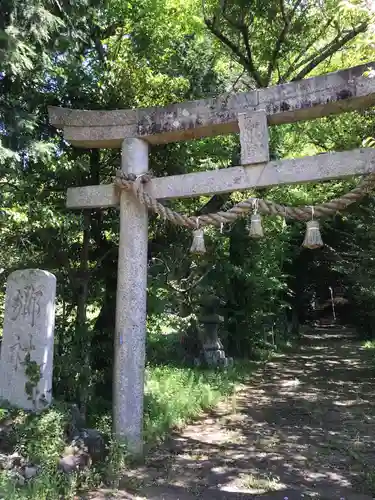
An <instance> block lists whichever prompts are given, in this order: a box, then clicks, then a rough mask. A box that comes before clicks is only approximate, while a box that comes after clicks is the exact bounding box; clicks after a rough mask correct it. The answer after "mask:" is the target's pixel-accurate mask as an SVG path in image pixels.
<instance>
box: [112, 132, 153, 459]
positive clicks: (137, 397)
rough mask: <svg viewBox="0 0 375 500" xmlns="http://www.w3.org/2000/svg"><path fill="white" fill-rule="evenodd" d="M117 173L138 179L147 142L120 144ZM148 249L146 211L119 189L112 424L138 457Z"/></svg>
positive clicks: (145, 160)
mask: <svg viewBox="0 0 375 500" xmlns="http://www.w3.org/2000/svg"><path fill="white" fill-rule="evenodd" d="M121 169H122V171H123V172H125V173H127V174H130V173H132V174H136V175H140V174H144V173H146V172H147V171H148V144H147V143H146V142H145V141H143V140H142V139H135V138H134V139H133V138H129V139H125V140H124V141H123V143H122V158H121ZM147 248H148V212H147V208H146V207H145V206H144V205H142V204H141V203H140V202H139V201H138V200H137V199H136V197H135V196H134V195H133V194H132V193H130V192H127V191H126V190H124V189H123V190H122V191H121V195H120V242H119V251H118V272H117V298H116V333H115V353H114V357H115V359H114V377H113V401H114V405H113V422H114V431H115V435H116V436H117V438H118V439H119V440H121V441H126V442H127V444H128V447H129V451H130V452H131V453H132V454H133V455H139V454H141V453H142V444H143V440H142V429H143V393H144V389H143V387H144V369H145V344H146V300H147Z"/></svg>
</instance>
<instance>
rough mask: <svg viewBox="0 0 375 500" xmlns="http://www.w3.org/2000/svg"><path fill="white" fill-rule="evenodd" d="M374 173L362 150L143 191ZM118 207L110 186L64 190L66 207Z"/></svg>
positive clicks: (204, 189) (191, 190) (373, 161)
mask: <svg viewBox="0 0 375 500" xmlns="http://www.w3.org/2000/svg"><path fill="white" fill-rule="evenodd" d="M374 171H375V149H372V148H364V149H356V150H353V151H344V152H340V153H326V154H322V155H317V156H305V157H303V158H296V159H294V158H293V159H287V160H278V161H271V162H269V163H266V164H265V165H263V164H261V165H253V166H247V167H230V168H225V169H220V170H211V171H207V172H194V173H191V174H183V175H172V176H169V177H159V178H154V179H152V180H151V182H149V183H148V184H146V191H147V192H148V193H149V194H151V195H152V196H153V197H154V198H157V199H160V200H162V199H165V198H184V197H188V196H201V195H205V194H214V193H217V194H219V193H228V192H231V191H241V190H245V189H250V188H252V187H259V188H260V187H266V186H275V185H281V184H298V183H303V182H313V181H325V180H329V179H339V178H342V177H348V176H352V175H363V174H368V173H370V172H374ZM118 205H119V195H118V192H117V191H116V190H115V187H114V185H113V184H108V185H101V186H85V187H80V188H70V189H68V197H67V207H68V208H94V207H103V208H104V207H105V208H106V207H116V206H118Z"/></svg>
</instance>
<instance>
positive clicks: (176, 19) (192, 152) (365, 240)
mask: <svg viewBox="0 0 375 500" xmlns="http://www.w3.org/2000/svg"><path fill="white" fill-rule="evenodd" d="M3 3H4V2H3ZM359 3H360V5H358V2H354V1H353V2H352V1H348V2H342V1H338V0H337V1H336V0H329V1H325V2H321V3H320V4H319V6H317V3H316V2H313V1H311V2H310V1H306V2H303V6H302V3H301V2H298V1H294V2H279V1H278V0H277V1H276V0H275V1H273V0H270V1H268V2H254V1H251V0H228V1H224V2H222V1H220V2H218V1H216V0H212V1H211V0H207V1H204V2H203V7H204V9H203V10H202V2H201V0H189V1H186V0H184V1H182V0H142V1H138V2H137V1H136V2H123V1H121V0H106V1H103V0H82V1H74V2H68V3H66V2H65V3H64V8H62V7H61V2H49V1H39V0H38V1H37V0H31V1H29V2H27V5H26V6H25V5H24V2H20V1H19V0H6V1H5V3H4V5H2V14H3V15H2V18H1V20H0V60H1V62H0V187H1V193H0V200H1V204H0V222H1V227H2V230H1V234H0V250H1V251H0V280H1V283H2V285H4V284H5V280H6V278H7V276H8V274H9V273H10V272H11V271H12V270H14V269H17V268H20V267H39V268H44V269H48V270H50V271H51V272H53V273H54V274H55V275H56V276H57V284H58V290H57V292H58V294H57V317H56V344H55V363H54V388H53V391H54V395H55V396H57V397H58V398H64V399H65V400H66V401H69V402H78V403H79V404H80V406H81V409H82V411H83V413H86V416H87V419H88V422H90V423H91V422H93V423H95V425H97V426H98V427H100V428H101V429H103V430H104V431H105V433H106V434H107V435H110V428H111V420H110V417H109V416H108V415H109V413H108V412H109V410H110V408H111V401H110V396H109V395H110V391H111V387H112V365H113V363H112V359H113V334H114V322H115V314H114V308H115V300H116V272H117V247H118V213H117V212H116V211H108V210H106V211H99V210H93V211H85V212H84V213H76V212H73V211H67V210H66V209H65V206H64V205H65V193H66V189H67V188H68V187H70V186H78V185H79V186H80V185H87V184H99V183H107V182H110V180H111V178H112V176H113V174H114V172H115V169H116V167H117V166H118V165H119V162H120V154H119V151H114V150H89V149H78V148H72V147H70V146H69V145H68V144H67V143H66V142H65V141H64V140H63V139H62V138H61V135H60V133H59V132H56V131H55V130H54V129H53V128H52V127H51V126H50V125H49V123H48V117H47V106H48V105H61V106H65V107H70V108H79V109H87V108H91V109H115V108H132V109H134V108H137V107H139V106H156V105H166V104H169V103H171V102H181V101H184V100H187V99H199V98H208V97H214V96H216V95H218V94H221V93H223V92H227V93H228V96H230V95H231V94H232V93H233V92H235V91H237V90H249V89H254V88H255V87H264V86H267V85H269V84H273V83H277V82H284V81H290V80H291V79H295V78H299V77H304V76H307V75H313V74H319V73H323V72H328V71H335V70H338V69H342V68H345V67H348V66H350V65H357V64H362V63H366V62H368V61H370V60H371V59H373V58H374V45H373V33H374V31H373V25H374V21H373V12H371V11H369V10H368V9H365V8H364V7H365V5H364V4H363V2H359ZM354 4H355V7H358V6H360V7H361V8H356V9H353V8H352V7H353V5H354ZM270 134H271V138H270V139H271V140H270V149H271V151H270V152H271V157H272V158H275V159H278V158H283V157H300V156H304V155H313V154H317V153H322V152H326V151H335V150H346V149H352V148H355V147H360V146H361V145H365V146H366V147H372V146H373V140H371V139H368V140H367V142H364V141H366V139H367V138H372V137H374V136H375V130H374V118H373V111H372V110H367V111H359V112H355V113H347V114H345V115H340V116H338V117H328V118H324V119H320V120H315V121H311V122H307V123H298V124H291V125H283V126H278V127H272V128H270ZM239 152H240V147H239V140H238V136H236V135H233V136H225V137H215V138H208V139H200V140H196V141H190V142H186V143H178V144H170V145H159V146H155V147H153V148H152V152H151V169H152V172H153V174H154V175H157V176H164V175H171V174H182V173H186V172H198V171H202V170H216V169H220V168H225V167H228V166H232V165H238V164H239V161H240V159H239V157H240V155H239ZM355 182H356V181H355V180H354V179H345V180H340V181H332V182H325V183H321V184H319V185H315V184H307V185H302V186H300V185H297V186H296V185H291V186H283V187H282V188H280V187H277V186H276V187H273V188H271V189H263V190H257V189H254V190H253V191H251V192H247V193H241V194H239V193H234V194H230V195H222V196H214V197H212V198H210V197H198V198H194V199H182V200H170V201H168V206H170V207H171V208H173V209H175V210H178V211H181V212H184V213H189V214H194V215H200V214H202V213H206V212H216V211H218V210H226V209H228V208H230V207H231V206H233V205H234V204H235V203H237V202H238V201H240V200H241V199H245V198H246V197H249V196H257V197H264V198H269V199H272V200H274V201H275V202H278V203H288V204H292V205H295V204H308V205H310V204H313V203H317V202H320V201H324V200H327V199H329V198H334V197H337V196H339V195H340V194H341V193H343V192H345V191H347V190H349V189H350V188H352V187H353V186H354V185H355ZM374 209H375V206H374V201H373V199H372V198H371V197H369V199H367V200H365V201H364V202H363V203H362V204H361V206H360V207H354V208H352V209H351V210H348V211H346V212H345V213H344V214H343V215H342V216H336V217H334V218H332V219H329V220H327V221H324V223H323V224H322V234H323V240H324V241H325V243H326V244H327V246H326V247H325V249H323V250H321V251H317V252H310V251H306V250H303V249H301V242H302V239H303V233H304V230H305V227H304V224H302V223H298V222H296V221H284V220H283V218H281V217H278V218H264V229H265V233H266V237H265V238H264V240H262V241H256V242H255V241H253V240H251V239H250V238H249V237H248V235H247V222H248V221H247V220H246V219H244V220H239V221H237V222H236V223H235V224H233V225H232V226H230V227H229V226H227V227H224V228H223V231H222V232H221V231H220V230H219V229H215V228H209V229H207V231H206V235H205V238H206V244H207V249H208V253H207V255H206V256H204V257H203V258H200V259H194V258H192V257H191V256H190V255H189V254H188V248H189V246H190V244H191V234H190V232H189V231H188V230H186V229H184V228H176V227H173V226H171V225H169V224H165V223H164V222H163V221H161V220H160V219H158V218H157V217H154V216H150V225H149V266H148V274H149V275H148V340H147V363H148V368H147V391H146V392H147V394H146V405H145V415H146V421H145V437H146V439H147V440H150V441H151V442H155V441H158V440H159V439H161V438H162V437H164V436H165V435H166V434H167V433H168V431H169V430H170V429H171V428H173V427H175V426H180V425H182V424H183V423H184V422H186V421H188V420H189V419H190V418H194V417H195V416H197V415H198V414H199V413H200V412H201V411H202V410H203V409H205V408H209V407H211V406H212V405H214V404H215V402H216V401H217V400H218V398H219V397H221V396H223V395H227V394H228V393H229V392H230V390H231V388H232V387H233V384H235V382H236V380H238V379H241V377H243V376H245V375H246V372H251V368H252V367H251V365H250V366H249V364H248V362H244V364H242V362H239V361H238V359H237V360H236V363H235V369H234V370H233V371H228V372H225V373H220V372H208V371H202V370H198V369H196V368H192V366H193V363H192V361H193V358H194V356H195V354H196V350H197V349H198V350H199V349H200V344H199V342H200V341H199V338H198V335H197V328H196V319H197V314H198V308H199V300H200V298H201V297H202V296H203V295H205V294H209V293H210V294H211V293H214V294H216V295H218V296H219V297H220V299H221V300H222V302H223V304H222V306H220V314H221V315H222V316H223V317H224V323H223V325H221V327H220V331H219V335H220V338H221V339H222V341H223V343H224V346H225V349H226V352H227V354H230V355H233V356H235V357H237V358H240V357H241V358H250V359H253V360H254V359H265V358H267V353H268V352H272V351H273V350H276V349H278V348H279V347H280V346H283V345H285V344H287V343H290V342H293V341H294V340H295V337H296V335H297V333H298V323H299V322H303V321H307V320H309V319H311V310H312V303H313V300H315V299H314V297H318V299H319V300H320V301H321V302H324V301H327V300H329V297H330V296H329V290H328V286H330V285H332V286H334V287H335V286H337V287H341V289H343V290H344V295H345V299H346V300H347V301H348V304H349V305H348V306H347V307H346V308H344V311H342V315H343V317H344V320H345V321H346V322H349V323H352V324H355V325H356V326H357V327H358V328H359V329H360V331H361V332H362V333H363V335H366V336H367V337H369V338H371V336H372V335H373V333H372V332H373V331H374V326H375V313H374V308H373V304H374V297H375V287H374V283H375V266H374V262H375V244H374V242H375V233H374V231H373V229H372V228H373V227H374V223H375V220H374V217H373V213H374ZM3 288H4V287H3ZM2 296H3V295H2ZM29 361H30V363H31V364H28V367H26V369H27V371H29V375H30V377H31V379H32V381H31V385H32V386H33V387H34V386H35V384H36V383H37V375H38V373H37V371H38V370H37V367H36V366H35V365H33V364H32V359H30V360H29ZM31 385H30V387H28V390H30V391H31V389H32V387H31ZM64 415H65V413H64V411H62V410H61V411H60V410H58V409H56V408H54V409H52V410H49V411H47V412H46V413H43V414H42V415H41V416H40V417H39V418H38V419H35V420H34V419H33V418H31V417H26V416H25V415H23V416H22V417H21V416H18V417H17V419H18V420H17V422H19V423H17V425H16V434H17V435H16V437H15V439H16V441H17V442H18V443H19V446H20V447H21V448H22V450H23V451H24V452H25V453H26V454H27V455H28V456H30V457H31V458H32V459H33V460H36V461H40V462H43V463H45V464H47V466H46V467H47V471H46V472H45V473H43V474H42V475H40V476H38V478H37V479H35V481H32V482H31V483H30V485H29V486H28V487H27V488H28V489H27V490H25V495H26V496H23V497H22V496H19V495H21V493H20V492H18V491H16V490H15V487H14V485H12V484H11V483H10V482H9V481H8V480H7V479H6V477H5V476H2V478H1V481H2V487H3V488H8V489H6V491H7V494H6V495H5V497H6V498H10V499H12V498H14V499H16V498H41V499H43V498H48V499H54V498H58V497H59V495H60V493H56V492H57V491H58V490H59V488H63V491H64V492H65V493H64V498H70V496H69V495H73V491H74V490H75V488H76V485H75V483H74V480H72V481H71V482H70V483H69V484H68V483H66V484H65V483H64V484H61V483H60V481H61V479H60V478H59V477H57V476H55V475H54V473H53V472H52V469H53V464H54V463H55V461H56V457H57V456H58V454H59V453H60V452H61V449H62V447H63V445H64V442H63V434H62V430H61V429H62V428H63V426H64V419H65V416H64ZM35 436H36V437H37V438H35ZM110 456H111V458H110V459H109V461H108V464H106V467H107V474H108V475H109V476H110V477H111V478H112V479H114V478H116V476H117V475H118V472H119V470H121V467H123V465H124V462H123V460H124V450H122V449H121V447H119V446H118V444H117V443H115V442H112V444H111V453H110ZM77 484H78V483H77ZM22 494H23V493H22ZM12 495H13V496H12ZM17 495H18V496H17Z"/></svg>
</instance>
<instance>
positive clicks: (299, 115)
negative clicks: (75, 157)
mask: <svg viewBox="0 0 375 500" xmlns="http://www.w3.org/2000/svg"><path fill="white" fill-rule="evenodd" d="M373 67H375V63H370V64H365V65H361V66H356V67H354V68H350V69H347V70H343V71H337V72H335V73H329V74H326V75H322V76H317V77H313V78H308V79H306V80H301V81H299V82H292V83H287V84H283V85H278V86H274V87H269V88H267V89H260V90H254V91H252V92H245V93H239V94H234V95H228V94H225V95H221V96H218V97H217V98H214V99H202V100H199V101H190V102H183V103H178V104H171V105H169V106H166V107H163V108H147V109H137V110H113V111H82V110H71V109H63V108H57V107H50V108H49V115H50V121H51V123H52V124H53V125H55V126H56V127H59V128H63V129H64V133H65V138H66V139H67V140H69V141H70V142H71V143H72V144H74V145H76V146H80V147H93V148H95V147H97V148H103V147H121V143H122V141H123V139H124V138H126V137H139V138H143V139H145V140H147V142H149V143H151V144H163V143H168V142H175V141H181V140H189V139H194V138H199V137H207V136H213V135H220V134H228V133H232V132H238V130H239V128H238V122H237V116H238V114H239V113H246V112H248V111H256V110H259V109H265V110H266V113H267V115H268V121H269V123H270V124H271V125H272V124H273V125H277V124H282V123H293V122H296V121H300V120H311V119H315V118H318V117H321V116H328V115H331V114H336V113H341V112H343V111H349V110H353V109H359V108H362V107H369V106H371V105H373V104H374V103H375V79H374V78H371V74H370V75H369V76H367V75H364V73H365V72H367V71H368V69H369V68H373Z"/></svg>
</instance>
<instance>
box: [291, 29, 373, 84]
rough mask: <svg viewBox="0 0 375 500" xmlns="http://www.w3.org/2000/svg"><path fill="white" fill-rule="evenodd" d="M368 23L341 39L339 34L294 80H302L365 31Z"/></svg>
mask: <svg viewBox="0 0 375 500" xmlns="http://www.w3.org/2000/svg"><path fill="white" fill-rule="evenodd" d="M367 26H368V25H367V23H362V24H360V25H359V26H357V27H356V28H354V29H352V30H351V31H349V33H347V34H346V35H345V36H343V37H342V38H341V39H340V35H338V36H337V37H336V38H335V39H334V40H333V41H332V42H331V43H329V44H328V45H327V46H326V47H325V48H324V49H323V50H321V51H319V54H316V55H315V56H314V57H313V59H312V61H310V63H309V64H307V66H305V67H304V68H303V69H302V70H301V71H300V72H299V73H298V74H297V75H296V76H295V77H294V78H293V79H292V82H294V81H296V80H302V79H303V78H305V76H307V75H308V74H309V73H310V72H311V71H312V70H313V69H314V68H315V67H316V66H318V64H320V63H322V62H323V61H325V60H326V59H328V57H330V56H331V55H333V54H334V53H335V52H337V51H338V50H340V49H341V47H343V46H344V45H345V44H346V43H348V42H350V40H353V38H355V37H356V36H357V35H359V33H363V32H365V31H366V29H367Z"/></svg>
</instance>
